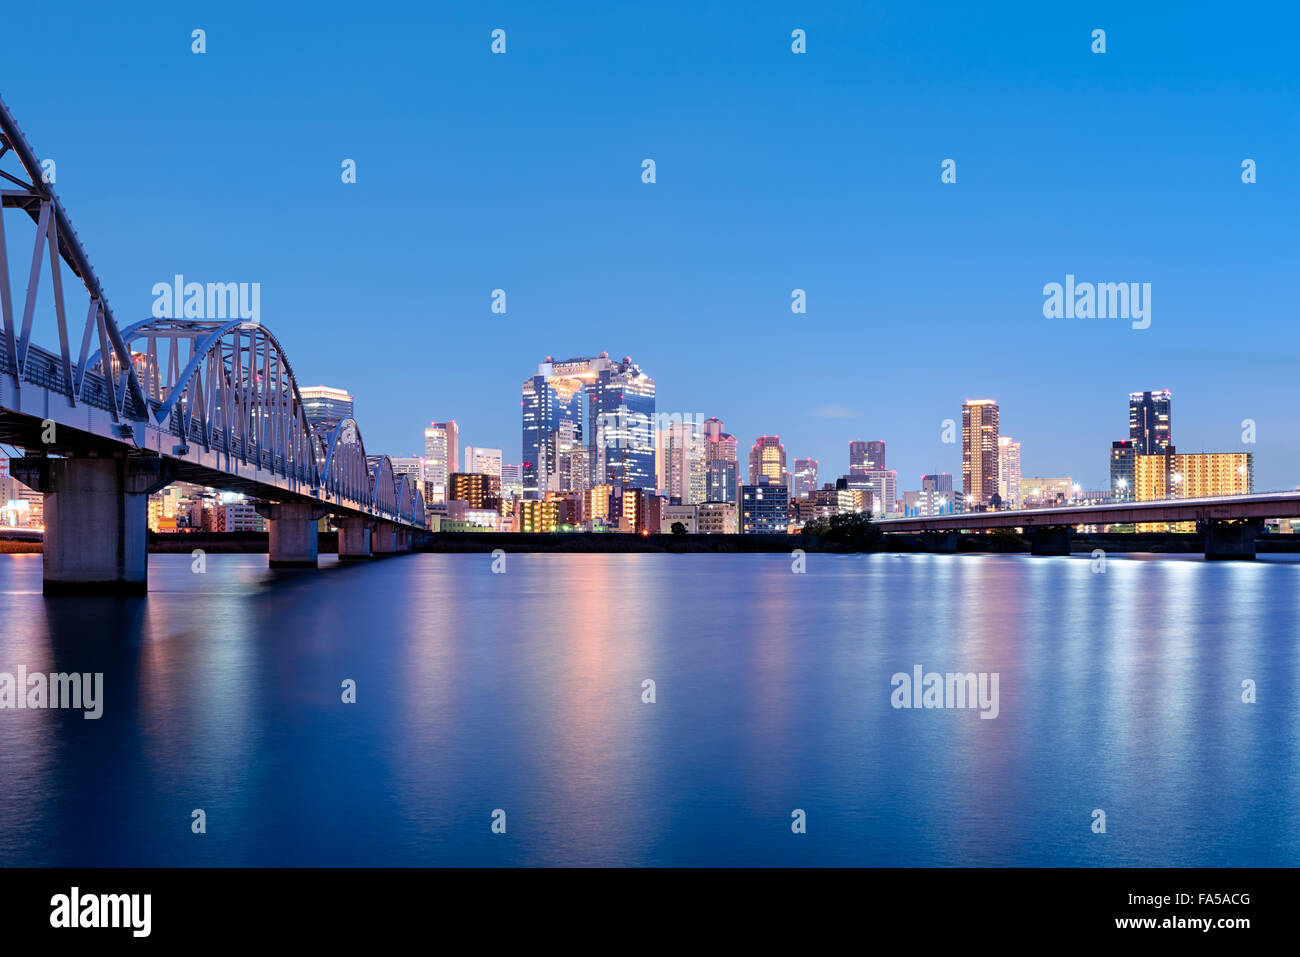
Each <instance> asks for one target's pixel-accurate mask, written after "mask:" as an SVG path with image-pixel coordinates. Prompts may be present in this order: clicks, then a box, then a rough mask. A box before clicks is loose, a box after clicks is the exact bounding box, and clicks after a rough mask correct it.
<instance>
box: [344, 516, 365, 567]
mask: <svg viewBox="0 0 1300 957" xmlns="http://www.w3.org/2000/svg"><path fill="white" fill-rule="evenodd" d="M372 524H373V523H372V522H371V521H370V520H369V519H365V518H356V517H351V516H350V517H348V518H344V519H341V520H340V521H339V561H344V562H347V561H357V560H358V559H363V558H369V557H370V527H371V525H372Z"/></svg>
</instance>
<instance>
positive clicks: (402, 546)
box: [397, 525, 411, 552]
mask: <svg viewBox="0 0 1300 957" xmlns="http://www.w3.org/2000/svg"><path fill="white" fill-rule="evenodd" d="M397 550H398V551H399V552H409V551H410V550H411V530H410V529H409V528H407V527H405V526H404V525H399V526H397Z"/></svg>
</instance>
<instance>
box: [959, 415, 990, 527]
mask: <svg viewBox="0 0 1300 957" xmlns="http://www.w3.org/2000/svg"><path fill="white" fill-rule="evenodd" d="M961 487H962V493H963V497H964V499H965V502H966V508H967V509H968V510H969V509H975V508H979V507H980V506H987V505H988V504H989V503H990V501H991V500H992V498H993V496H994V495H995V494H996V493H997V491H998V400H997V399H967V400H966V401H965V403H963V404H962V407H961Z"/></svg>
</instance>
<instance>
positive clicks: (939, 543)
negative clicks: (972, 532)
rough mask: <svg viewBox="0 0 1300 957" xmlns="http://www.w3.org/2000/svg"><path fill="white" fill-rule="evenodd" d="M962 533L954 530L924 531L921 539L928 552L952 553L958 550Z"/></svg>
mask: <svg viewBox="0 0 1300 957" xmlns="http://www.w3.org/2000/svg"><path fill="white" fill-rule="evenodd" d="M959 538H961V535H960V534H959V533H957V532H953V531H941V532H922V533H921V541H922V543H923V544H924V545H925V550H926V551H928V552H942V553H952V552H956V551H957V540H958V539H959Z"/></svg>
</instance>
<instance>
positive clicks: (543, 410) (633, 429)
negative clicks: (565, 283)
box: [520, 352, 655, 499]
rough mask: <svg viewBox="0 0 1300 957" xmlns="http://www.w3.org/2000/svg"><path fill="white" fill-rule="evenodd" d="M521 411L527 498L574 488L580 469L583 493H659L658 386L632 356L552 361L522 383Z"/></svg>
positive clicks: (540, 367) (605, 353) (548, 357)
mask: <svg viewBox="0 0 1300 957" xmlns="http://www.w3.org/2000/svg"><path fill="white" fill-rule="evenodd" d="M520 405H521V407H522V412H523V455H524V461H523V473H524V474H523V483H524V497H525V498H529V499H534V498H541V497H542V496H543V494H544V493H545V492H547V491H558V490H561V489H560V488H559V486H560V485H562V484H572V483H573V479H572V478H571V477H572V476H573V475H574V474H575V470H581V471H585V472H586V478H585V480H584V481H583V482H582V485H581V488H587V487H589V485H591V484H603V483H610V484H614V485H618V486H619V487H620V488H654V485H655V436H654V415H655V383H654V380H653V379H652V378H650V377H649V376H648V375H646V374H645V373H644V372H642V371H641V370H640V368H638V367H637V365H636V364H635V363H633V362H632V360H631V358H630V357H625V358H624V359H623V361H622V362H614V361H613V360H611V359H610V358H609V353H607V352H602V353H601V354H600V355H599V356H597V357H595V358H587V357H578V358H573V359H565V360H562V361H559V362H557V361H555V360H553V359H552V358H551V357H550V356H547V358H546V361H545V362H543V363H541V364H540V365H538V367H537V374H536V375H534V376H532V377H531V378H529V379H528V380H526V381H525V382H524V384H523V401H522V402H521V403H520ZM575 453H585V454H584V455H579V456H578V457H577V458H574V455H575ZM566 474H567V475H568V476H570V478H568V479H567V480H566V479H565V478H564V476H565V475H566ZM574 490H581V489H574Z"/></svg>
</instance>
